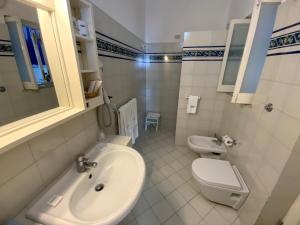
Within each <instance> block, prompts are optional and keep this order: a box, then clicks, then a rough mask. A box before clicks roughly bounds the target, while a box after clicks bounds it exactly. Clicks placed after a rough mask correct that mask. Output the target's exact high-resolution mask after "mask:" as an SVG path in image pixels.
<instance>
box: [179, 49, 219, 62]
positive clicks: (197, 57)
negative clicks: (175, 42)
mask: <svg viewBox="0 0 300 225" xmlns="http://www.w3.org/2000/svg"><path fill="white" fill-rule="evenodd" d="M224 51H225V46H222V45H215V46H185V47H183V56H182V61H222V60H223V56H224Z"/></svg>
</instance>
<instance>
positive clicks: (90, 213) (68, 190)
mask: <svg viewBox="0 0 300 225" xmlns="http://www.w3.org/2000/svg"><path fill="white" fill-rule="evenodd" d="M86 156H87V157H88V158H89V159H90V160H92V161H96V162H97V163H98V166H97V167H96V168H94V169H90V170H89V171H87V172H85V173H78V172H77V171H76V167H75V165H74V166H73V167H72V168H71V169H70V170H68V171H67V172H66V174H65V175H63V176H62V177H61V178H60V179H59V180H58V181H57V182H56V183H55V184H54V185H53V186H52V187H51V188H50V189H49V190H48V191H46V193H45V194H43V195H42V197H41V198H39V199H38V200H37V201H36V202H35V203H34V204H33V206H32V207H31V208H30V209H29V211H28V212H27V216H28V217H29V218H30V219H33V220H35V221H37V222H39V223H42V224H44V225H108V224H118V223H119V222H120V221H121V220H122V219H123V218H124V217H125V216H126V215H127V214H128V213H129V212H130V211H131V209H132V208H133V207H134V205H135V203H136V202H137V200H138V198H139V196H140V193H141V191H142V188H143V184H144V179H145V163H144V160H143V158H142V157H141V156H140V154H139V153H138V152H137V151H135V150H134V149H132V148H129V147H126V146H122V145H114V144H98V145H97V146H95V147H94V148H93V149H92V150H91V151H90V152H89V153H87V154H86ZM99 184H100V185H102V184H103V185H104V187H103V189H102V190H101V191H96V190H95V187H96V186H97V185H99ZM55 196H58V197H55ZM53 198H54V199H57V200H58V201H59V199H61V200H60V201H59V203H58V204H57V205H56V206H50V205H49V201H51V199H53Z"/></svg>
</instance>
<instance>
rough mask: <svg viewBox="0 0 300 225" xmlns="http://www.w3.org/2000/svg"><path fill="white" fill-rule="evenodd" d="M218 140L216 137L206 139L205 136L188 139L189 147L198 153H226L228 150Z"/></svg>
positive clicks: (194, 136)
mask: <svg viewBox="0 0 300 225" xmlns="http://www.w3.org/2000/svg"><path fill="white" fill-rule="evenodd" d="M216 141H217V139H216V138H214V137H205V136H197V135H193V136H189V137H188V140H187V142H188V146H189V147H190V148H191V149H192V150H193V151H194V152H197V153H200V154H205V153H218V154H223V153H226V152H227V150H226V148H225V146H224V144H223V143H219V144H218V142H216Z"/></svg>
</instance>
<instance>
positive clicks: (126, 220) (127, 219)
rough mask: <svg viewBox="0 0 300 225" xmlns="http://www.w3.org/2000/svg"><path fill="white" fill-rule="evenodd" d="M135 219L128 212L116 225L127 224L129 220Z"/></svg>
mask: <svg viewBox="0 0 300 225" xmlns="http://www.w3.org/2000/svg"><path fill="white" fill-rule="evenodd" d="M133 221H135V218H134V215H133V213H132V212H130V213H129V214H128V215H127V216H126V217H125V218H124V219H123V220H122V221H121V222H120V223H119V224H118V225H127V224H129V223H130V222H133Z"/></svg>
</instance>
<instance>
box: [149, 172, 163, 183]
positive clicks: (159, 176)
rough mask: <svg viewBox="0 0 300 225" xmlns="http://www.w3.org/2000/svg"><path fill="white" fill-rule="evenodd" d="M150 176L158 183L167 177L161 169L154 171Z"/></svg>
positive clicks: (152, 180) (153, 181)
mask: <svg viewBox="0 0 300 225" xmlns="http://www.w3.org/2000/svg"><path fill="white" fill-rule="evenodd" d="M149 176H150V179H151V182H152V183H153V184H158V183H159V182H161V181H163V180H164V179H165V178H166V177H165V176H164V175H163V174H162V173H161V172H160V171H153V172H152V173H151V174H150V175H149Z"/></svg>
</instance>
